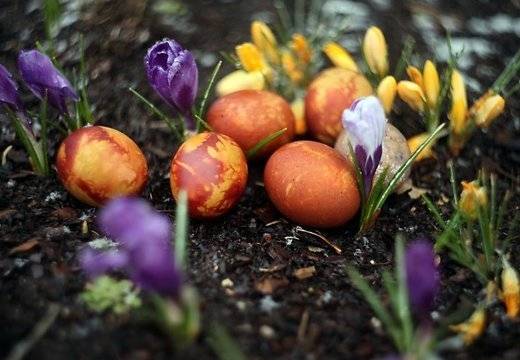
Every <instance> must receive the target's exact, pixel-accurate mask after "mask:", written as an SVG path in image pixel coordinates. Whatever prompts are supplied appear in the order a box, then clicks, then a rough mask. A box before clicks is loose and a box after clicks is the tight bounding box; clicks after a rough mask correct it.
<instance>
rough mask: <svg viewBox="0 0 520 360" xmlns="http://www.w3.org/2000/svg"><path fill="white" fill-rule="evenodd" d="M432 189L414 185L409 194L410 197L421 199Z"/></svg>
mask: <svg viewBox="0 0 520 360" xmlns="http://www.w3.org/2000/svg"><path fill="white" fill-rule="evenodd" d="M429 192H430V190H428V189H423V188H420V187H416V186H412V188H411V190H410V191H409V192H408V196H409V197H410V199H413V200H416V199H419V198H420V197H421V196H422V195H424V194H427V193H429Z"/></svg>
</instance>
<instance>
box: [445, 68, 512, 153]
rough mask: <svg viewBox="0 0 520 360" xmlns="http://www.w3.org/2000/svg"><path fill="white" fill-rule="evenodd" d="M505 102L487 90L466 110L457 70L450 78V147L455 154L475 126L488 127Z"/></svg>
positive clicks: (462, 84) (462, 85)
mask: <svg viewBox="0 0 520 360" xmlns="http://www.w3.org/2000/svg"><path fill="white" fill-rule="evenodd" d="M505 104H506V102H505V100H504V98H503V97H502V96H500V95H498V94H496V93H495V92H494V91H493V90H488V91H487V92H486V93H485V94H484V95H482V96H481V97H480V98H479V99H478V100H477V101H475V103H474V104H473V106H472V107H471V108H470V109H468V101H467V95H466V86H465V83H464V78H463V77H462V75H461V73H460V72H459V71H457V70H454V71H453V74H452V76H451V110H450V112H449V114H448V117H449V119H450V129H451V139H450V147H451V150H452V152H453V153H455V154H457V153H458V152H459V151H460V149H461V148H462V146H464V143H465V142H466V140H467V138H468V137H469V135H470V134H471V132H472V130H473V129H474V127H475V126H477V127H479V128H487V127H489V126H490V125H491V124H492V122H493V120H495V119H496V118H497V117H498V116H499V115H500V114H502V112H503V111H504V107H505Z"/></svg>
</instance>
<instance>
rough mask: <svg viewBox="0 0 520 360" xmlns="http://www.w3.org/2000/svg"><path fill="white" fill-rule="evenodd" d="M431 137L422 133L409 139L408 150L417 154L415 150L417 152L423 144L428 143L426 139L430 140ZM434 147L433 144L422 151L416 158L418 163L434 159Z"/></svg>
mask: <svg viewBox="0 0 520 360" xmlns="http://www.w3.org/2000/svg"><path fill="white" fill-rule="evenodd" d="M429 136H430V134H429V133H421V134H418V135H415V136H412V137H411V138H410V139H408V140H407V143H408V148H409V149H410V152H411V153H412V154H413V153H414V152H415V150H417V148H418V147H419V146H421V145H422V143H423V142H425V141H426V139H428V137H429ZM432 146H433V144H430V145H428V146H426V147H425V148H424V149H423V151H421V152H420V153H419V155H418V156H417V157H416V158H415V161H416V162H418V161H421V160H424V159H429V158H432V157H434V156H435V153H434V152H433V150H432Z"/></svg>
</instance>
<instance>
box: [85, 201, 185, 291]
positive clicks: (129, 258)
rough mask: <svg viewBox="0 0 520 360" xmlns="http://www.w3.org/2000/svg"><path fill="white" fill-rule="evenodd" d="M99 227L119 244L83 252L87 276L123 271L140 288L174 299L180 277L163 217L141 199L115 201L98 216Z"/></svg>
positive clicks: (166, 223) (168, 231)
mask: <svg viewBox="0 0 520 360" xmlns="http://www.w3.org/2000/svg"><path fill="white" fill-rule="evenodd" d="M98 219H99V226H100V228H101V229H102V230H103V231H104V232H105V233H106V234H107V235H109V236H110V237H112V238H113V239H114V240H115V241H116V242H117V243H118V245H119V247H118V249H117V250H110V251H105V252H98V251H95V250H92V249H89V248H87V249H85V250H83V252H82V253H81V255H80V263H81V266H82V267H83V269H84V270H85V272H86V273H87V274H88V275H89V276H90V277H96V276H99V275H101V274H103V273H106V272H108V271H113V270H124V271H126V272H127V273H128V275H129V277H130V279H131V280H132V281H133V282H134V283H135V284H136V285H137V286H139V287H140V288H142V289H145V290H149V291H154V292H157V293H160V294H162V295H167V296H176V295H177V294H178V292H179V289H180V286H181V283H182V275H181V273H180V271H179V269H178V267H177V266H176V264H175V260H174V255H173V250H172V246H171V243H170V240H171V233H172V232H171V225H170V221H169V220H168V218H167V217H166V216H163V215H161V214H159V213H157V212H156V211H155V210H153V209H152V208H151V207H150V206H149V205H148V203H146V202H145V201H144V200H140V199H134V198H119V199H116V200H113V201H111V202H110V203H109V204H108V205H107V206H106V207H105V208H104V209H103V210H102V211H101V213H100V214H99V217H98Z"/></svg>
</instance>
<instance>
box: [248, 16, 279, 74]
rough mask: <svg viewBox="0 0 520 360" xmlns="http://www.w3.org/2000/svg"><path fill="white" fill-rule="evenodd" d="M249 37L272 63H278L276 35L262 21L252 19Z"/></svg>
mask: <svg viewBox="0 0 520 360" xmlns="http://www.w3.org/2000/svg"><path fill="white" fill-rule="evenodd" d="M251 38H252V39H253V43H254V44H255V46H256V47H257V48H258V49H259V50H260V51H261V52H262V53H263V54H264V55H265V56H266V57H267V59H269V61H270V62H272V63H274V64H278V63H279V58H278V50H277V42H276V37H275V36H274V34H273V32H272V31H271V29H270V28H269V26H267V25H266V24H265V23H264V22H262V21H253V23H252V24H251Z"/></svg>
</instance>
